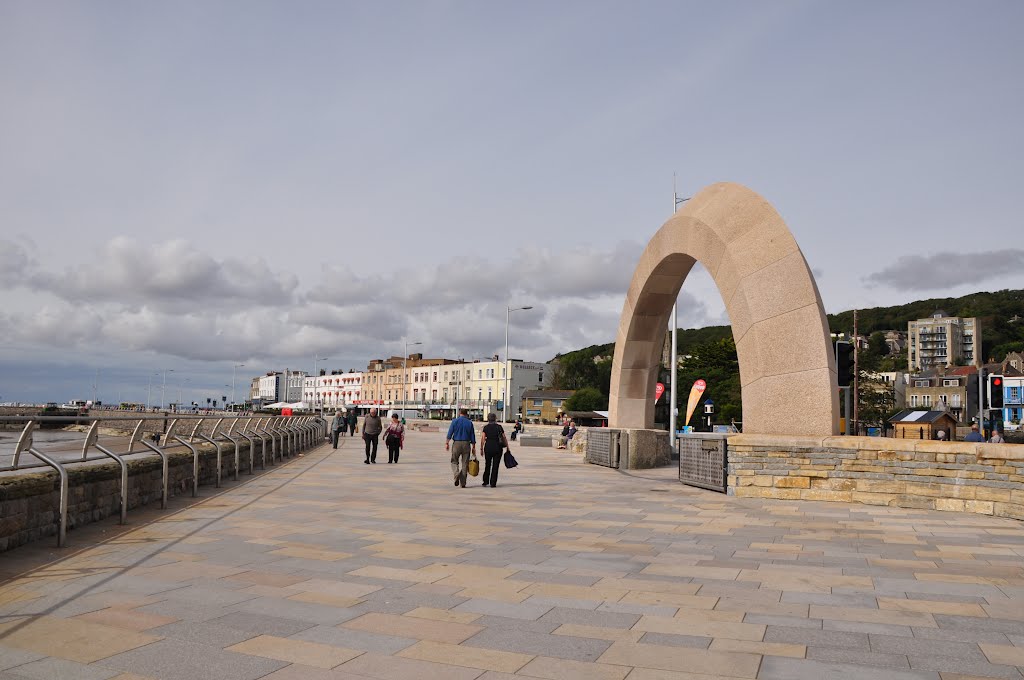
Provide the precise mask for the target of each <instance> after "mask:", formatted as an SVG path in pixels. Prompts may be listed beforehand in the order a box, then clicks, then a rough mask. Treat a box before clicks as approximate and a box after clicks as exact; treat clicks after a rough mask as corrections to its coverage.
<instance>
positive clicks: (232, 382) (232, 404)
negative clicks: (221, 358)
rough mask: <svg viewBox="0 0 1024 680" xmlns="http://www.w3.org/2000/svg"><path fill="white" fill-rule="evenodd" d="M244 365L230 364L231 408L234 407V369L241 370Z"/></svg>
mask: <svg viewBox="0 0 1024 680" xmlns="http://www.w3.org/2000/svg"><path fill="white" fill-rule="evenodd" d="M243 366H245V364H232V366H231V406H232V407H234V405H235V369H236V368H242V367H243Z"/></svg>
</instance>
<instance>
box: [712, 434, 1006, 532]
mask: <svg viewBox="0 0 1024 680" xmlns="http://www.w3.org/2000/svg"><path fill="white" fill-rule="evenodd" d="M728 483H729V494H730V495H735V496H739V497H748V498H779V499H803V500H815V501H843V502H852V503H864V504H868V505H886V506H895V507H902V508H924V509H929V510H954V511H962V512H975V513H981V514H986V515H996V516H1000V517H1013V518H1016V519H1024V447H1022V446H1019V445H1015V444H972V443H967V442H937V441H921V440H913V439H889V438H881V437H824V438H822V437H785V436H772V435H753V434H743V435H735V436H732V437H730V438H729V480H728Z"/></svg>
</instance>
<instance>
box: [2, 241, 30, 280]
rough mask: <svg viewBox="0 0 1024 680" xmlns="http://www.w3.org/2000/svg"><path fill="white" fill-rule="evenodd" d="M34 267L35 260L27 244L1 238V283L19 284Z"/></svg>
mask: <svg viewBox="0 0 1024 680" xmlns="http://www.w3.org/2000/svg"><path fill="white" fill-rule="evenodd" d="M32 267H33V262H32V259H31V258H30V256H29V254H28V251H27V249H26V248H25V246H23V245H22V244H20V243H16V242H15V241H11V240H8V239H0V285H4V286H16V285H19V284H20V283H22V282H23V280H24V278H25V277H26V275H27V274H28V273H29V272H30V271H31V270H32Z"/></svg>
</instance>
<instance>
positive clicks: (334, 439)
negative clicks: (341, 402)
mask: <svg viewBox="0 0 1024 680" xmlns="http://www.w3.org/2000/svg"><path fill="white" fill-rule="evenodd" d="M344 431H345V416H343V415H342V414H341V411H338V412H337V413H335V414H334V417H333V418H331V444H333V445H334V448H338V435H339V434H340V433H341V432H344Z"/></svg>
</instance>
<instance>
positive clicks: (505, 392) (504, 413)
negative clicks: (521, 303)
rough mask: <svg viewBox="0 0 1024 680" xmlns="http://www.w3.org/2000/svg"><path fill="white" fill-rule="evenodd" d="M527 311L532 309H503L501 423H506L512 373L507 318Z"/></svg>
mask: <svg viewBox="0 0 1024 680" xmlns="http://www.w3.org/2000/svg"><path fill="white" fill-rule="evenodd" d="M527 309H533V307H531V306H526V307H515V308H512V307H508V306H506V307H505V366H504V373H505V389H504V390H503V391H502V393H501V422H503V423H507V422H508V381H509V373H511V372H512V371H511V365H510V364H509V362H508V317H509V316H510V315H511V314H512V312H521V311H524V310H527Z"/></svg>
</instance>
